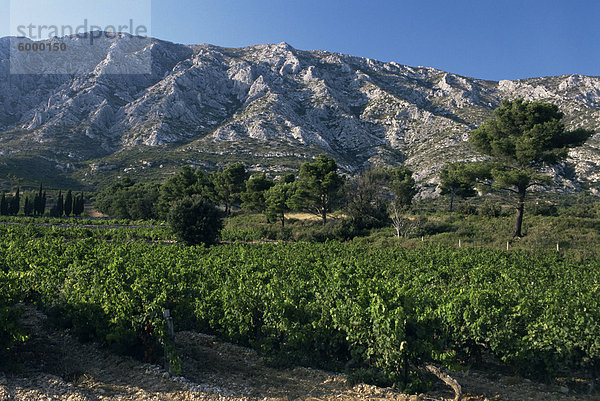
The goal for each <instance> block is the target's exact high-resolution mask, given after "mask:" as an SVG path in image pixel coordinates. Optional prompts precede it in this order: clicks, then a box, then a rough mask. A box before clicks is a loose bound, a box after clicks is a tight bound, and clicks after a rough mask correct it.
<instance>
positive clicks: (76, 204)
mask: <svg viewBox="0 0 600 401" xmlns="http://www.w3.org/2000/svg"><path fill="white" fill-rule="evenodd" d="M83 204H84V200H83V192H82V193H80V194H79V196H77V195H76V196H75V198H74V201H73V214H74V215H77V216H80V215H81V214H82V213H83V210H84V207H83Z"/></svg>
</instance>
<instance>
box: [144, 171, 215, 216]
mask: <svg viewBox="0 0 600 401" xmlns="http://www.w3.org/2000/svg"><path fill="white" fill-rule="evenodd" d="M193 195H200V196H203V197H205V198H207V199H211V200H214V199H215V191H214V185H213V183H212V181H211V179H210V177H209V176H208V174H206V173H205V172H203V171H202V170H200V169H196V170H194V169H192V168H191V167H189V166H185V167H183V168H182V169H181V170H180V171H179V172H178V173H177V174H176V175H174V176H173V177H171V178H169V179H168V180H167V181H165V183H164V184H163V185H162V186H161V188H160V196H159V199H158V205H157V208H156V210H157V212H158V215H159V216H160V217H161V218H164V219H166V218H167V215H168V213H169V210H170V209H171V204H172V203H173V202H174V201H177V200H180V199H183V198H185V197H187V196H193Z"/></svg>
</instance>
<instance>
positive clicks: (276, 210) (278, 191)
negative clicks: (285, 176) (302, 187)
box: [264, 182, 296, 227]
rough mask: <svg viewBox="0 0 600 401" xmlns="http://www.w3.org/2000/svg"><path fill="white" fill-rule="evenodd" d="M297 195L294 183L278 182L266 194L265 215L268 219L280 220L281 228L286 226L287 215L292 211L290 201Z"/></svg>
mask: <svg viewBox="0 0 600 401" xmlns="http://www.w3.org/2000/svg"><path fill="white" fill-rule="evenodd" d="M295 193H296V185H295V184H294V183H293V182H289V183H287V182H278V183H277V184H275V185H274V186H273V187H271V188H269V189H268V190H267V191H266V192H265V194H264V197H265V211H264V212H265V215H266V216H267V218H268V219H272V220H279V221H280V222H281V227H284V226H285V213H286V212H288V211H290V209H291V207H290V201H291V199H292V196H294V194H295Z"/></svg>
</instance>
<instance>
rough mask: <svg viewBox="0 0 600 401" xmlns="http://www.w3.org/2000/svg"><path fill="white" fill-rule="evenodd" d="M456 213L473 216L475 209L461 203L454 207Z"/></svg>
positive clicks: (475, 212)
mask: <svg viewBox="0 0 600 401" xmlns="http://www.w3.org/2000/svg"><path fill="white" fill-rule="evenodd" d="M456 213H458V214H463V215H475V214H477V208H476V207H475V206H473V205H469V204H468V203H461V204H460V205H458V206H457V207H456Z"/></svg>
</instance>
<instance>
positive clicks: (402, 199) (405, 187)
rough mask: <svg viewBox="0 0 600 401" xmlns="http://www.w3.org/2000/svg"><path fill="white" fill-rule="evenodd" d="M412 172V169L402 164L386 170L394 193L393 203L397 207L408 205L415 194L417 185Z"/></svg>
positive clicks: (401, 207)
mask: <svg viewBox="0 0 600 401" xmlns="http://www.w3.org/2000/svg"><path fill="white" fill-rule="evenodd" d="M412 174H413V173H412V171H410V170H409V169H408V168H406V167H404V166H399V167H396V168H394V169H392V170H389V171H388V172H387V176H388V180H389V181H390V188H391V190H392V192H393V193H394V204H395V206H396V207H397V208H399V209H404V208H406V207H408V206H410V205H411V203H412V200H413V198H414V197H415V195H416V194H417V185H416V183H415V179H414V178H413V176H412Z"/></svg>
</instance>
